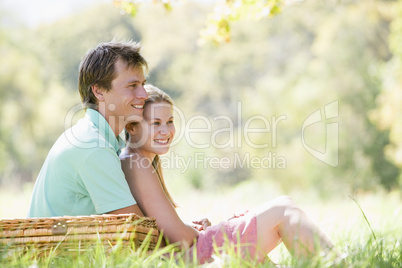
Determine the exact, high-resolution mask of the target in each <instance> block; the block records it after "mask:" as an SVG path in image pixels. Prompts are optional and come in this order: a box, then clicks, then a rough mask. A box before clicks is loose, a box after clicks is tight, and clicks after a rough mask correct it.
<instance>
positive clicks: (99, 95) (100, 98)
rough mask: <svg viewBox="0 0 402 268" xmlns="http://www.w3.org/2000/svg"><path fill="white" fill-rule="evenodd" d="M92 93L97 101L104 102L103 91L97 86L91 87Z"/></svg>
mask: <svg viewBox="0 0 402 268" xmlns="http://www.w3.org/2000/svg"><path fill="white" fill-rule="evenodd" d="M91 89H92V93H93V94H94V96H95V97H96V98H97V99H98V101H105V96H104V93H105V91H104V90H102V89H101V87H100V86H99V85H98V84H95V85H93V86H91Z"/></svg>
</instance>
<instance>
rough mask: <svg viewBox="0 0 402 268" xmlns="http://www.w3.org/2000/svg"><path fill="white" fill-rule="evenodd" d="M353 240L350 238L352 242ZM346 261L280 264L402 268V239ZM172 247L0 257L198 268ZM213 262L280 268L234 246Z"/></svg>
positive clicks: (358, 247)
mask: <svg viewBox="0 0 402 268" xmlns="http://www.w3.org/2000/svg"><path fill="white" fill-rule="evenodd" d="M350 240H351V239H348V241H350ZM342 246H343V247H344V248H343V252H344V254H345V255H344V259H343V260H345V261H346V262H340V259H339V258H337V257H334V256H331V255H328V256H316V257H312V258H309V259H305V260H296V259H294V258H291V257H289V256H288V255H287V254H285V255H283V256H282V258H283V259H282V260H281V262H280V265H284V266H291V267H306V268H307V267H401V264H402V239H401V236H399V238H398V237H394V236H387V235H379V236H378V237H377V240H375V239H374V238H372V237H369V238H367V240H365V241H363V243H362V242H361V241H359V242H356V241H352V242H351V243H344V244H343V245H342ZM172 252H173V247H166V248H159V249H156V250H154V251H146V249H145V248H144V247H140V248H135V247H134V246H115V247H111V246H104V245H103V244H101V243H98V244H95V245H94V246H92V247H90V248H86V250H81V251H78V250H73V251H57V250H56V251H47V252H45V253H43V252H38V251H35V250H33V249H32V248H31V249H28V250H27V251H26V252H25V253H22V252H12V251H6V252H3V253H2V254H1V255H0V258H1V259H0V260H1V261H0V266H1V267H30V268H35V267H85V268H87V267H195V266H197V265H196V264H195V262H193V261H192V260H190V261H188V260H185V258H183V257H182V256H181V255H176V256H175V255H174V254H169V253H172ZM213 258H214V261H213V262H212V263H210V264H205V265H203V267H277V266H276V265H275V264H273V263H272V262H269V261H268V262H265V263H257V262H256V261H254V260H252V259H247V258H242V257H241V256H238V254H236V253H235V252H234V250H233V248H232V247H225V250H224V252H223V253H219V252H217V253H216V254H215V255H214V256H213Z"/></svg>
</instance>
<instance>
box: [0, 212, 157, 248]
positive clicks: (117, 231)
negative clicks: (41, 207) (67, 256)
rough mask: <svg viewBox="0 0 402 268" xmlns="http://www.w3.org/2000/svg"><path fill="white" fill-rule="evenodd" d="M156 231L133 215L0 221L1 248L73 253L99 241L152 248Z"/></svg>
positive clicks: (149, 220) (153, 224)
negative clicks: (52, 249)
mask: <svg viewBox="0 0 402 268" xmlns="http://www.w3.org/2000/svg"><path fill="white" fill-rule="evenodd" d="M158 238H159V232H158V229H157V225H156V222H155V219H153V218H147V217H139V216H138V215H136V214H133V213H132V214H117V215H113V214H104V215H92V216H64V217H51V218H30V219H13V220H0V249H1V248H3V249H5V248H6V249H7V250H9V249H14V248H21V247H25V248H26V247H34V248H37V249H45V250H46V249H51V248H58V249H67V250H76V249H77V248H78V247H79V248H86V247H88V246H91V245H94V244H96V243H97V242H102V243H103V244H107V245H115V244H117V243H118V242H119V243H123V244H127V245H131V244H132V243H134V244H135V246H140V245H141V244H142V243H143V242H144V241H145V242H146V243H147V247H148V249H153V248H154V247H155V245H156V243H157V241H158Z"/></svg>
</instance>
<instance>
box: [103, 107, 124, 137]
mask: <svg viewBox="0 0 402 268" xmlns="http://www.w3.org/2000/svg"><path fill="white" fill-rule="evenodd" d="M105 106H106V105H105V103H104V102H100V103H99V104H98V112H99V113H100V114H101V115H102V116H103V117H104V118H105V120H106V122H107V123H108V124H109V126H110V128H111V129H112V131H113V133H114V135H115V136H116V138H117V136H119V134H120V133H121V132H122V131H123V128H124V126H120V124H119V118H116V116H114V115H109V114H108V112H107V109H106V107H105Z"/></svg>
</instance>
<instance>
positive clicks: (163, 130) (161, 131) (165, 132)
mask: <svg viewBox="0 0 402 268" xmlns="http://www.w3.org/2000/svg"><path fill="white" fill-rule="evenodd" d="M159 132H160V133H161V134H162V135H167V134H169V129H168V127H167V126H166V125H163V126H161V128H160V129H159Z"/></svg>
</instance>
